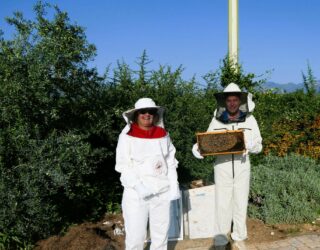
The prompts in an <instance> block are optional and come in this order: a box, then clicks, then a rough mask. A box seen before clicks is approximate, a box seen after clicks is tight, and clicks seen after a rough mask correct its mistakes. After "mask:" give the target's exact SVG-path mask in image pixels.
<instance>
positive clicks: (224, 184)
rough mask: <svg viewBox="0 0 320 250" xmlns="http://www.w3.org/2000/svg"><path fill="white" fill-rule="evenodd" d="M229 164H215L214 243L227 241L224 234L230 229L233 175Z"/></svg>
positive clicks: (220, 243)
mask: <svg viewBox="0 0 320 250" xmlns="http://www.w3.org/2000/svg"><path fill="white" fill-rule="evenodd" d="M230 166H231V164H230V165H229V166H221V167H220V166H218V165H217V166H216V167H215V169H214V179H215V225H214V234H215V245H224V244H226V243H227V237H226V235H227V234H228V233H229V232H230V230H231V220H232V196H233V176H232V169H231V167H230Z"/></svg>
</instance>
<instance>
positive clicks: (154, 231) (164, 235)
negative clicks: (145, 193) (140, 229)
mask: <svg viewBox="0 0 320 250" xmlns="http://www.w3.org/2000/svg"><path fill="white" fill-rule="evenodd" d="M149 211H150V220H149V226H150V234H151V246H150V250H166V249H167V245H168V231H169V224H170V201H169V200H163V199H159V198H158V197H154V198H152V199H151V200H150V210H149Z"/></svg>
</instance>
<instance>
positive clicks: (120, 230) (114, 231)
mask: <svg viewBox="0 0 320 250" xmlns="http://www.w3.org/2000/svg"><path fill="white" fill-rule="evenodd" d="M113 234H114V235H124V228H122V229H121V228H120V227H116V228H115V229H114V230H113Z"/></svg>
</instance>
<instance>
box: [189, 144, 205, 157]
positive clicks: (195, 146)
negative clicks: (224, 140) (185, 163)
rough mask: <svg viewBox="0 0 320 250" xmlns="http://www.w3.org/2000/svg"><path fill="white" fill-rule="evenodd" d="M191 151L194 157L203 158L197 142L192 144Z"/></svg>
mask: <svg viewBox="0 0 320 250" xmlns="http://www.w3.org/2000/svg"><path fill="white" fill-rule="evenodd" d="M192 153H193V155H194V157H196V158H198V159H203V158H204V157H203V156H202V155H201V154H200V152H199V148H198V143H196V144H194V145H193V147H192Z"/></svg>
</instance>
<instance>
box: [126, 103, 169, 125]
mask: <svg viewBox="0 0 320 250" xmlns="http://www.w3.org/2000/svg"><path fill="white" fill-rule="evenodd" d="M145 108H155V109H157V110H158V116H159V119H158V121H157V124H155V125H157V126H161V127H164V124H163V113H164V108H163V107H160V106H157V105H156V103H155V102H154V101H153V100H152V99H151V98H146V97H144V98H140V99H139V100H138V101H137V102H136V103H135V104H134V108H132V109H129V110H127V111H125V112H123V114H122V116H123V118H124V119H125V121H126V123H127V124H128V125H130V124H131V123H132V122H133V120H134V113H135V112H136V111H137V110H139V109H145Z"/></svg>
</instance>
